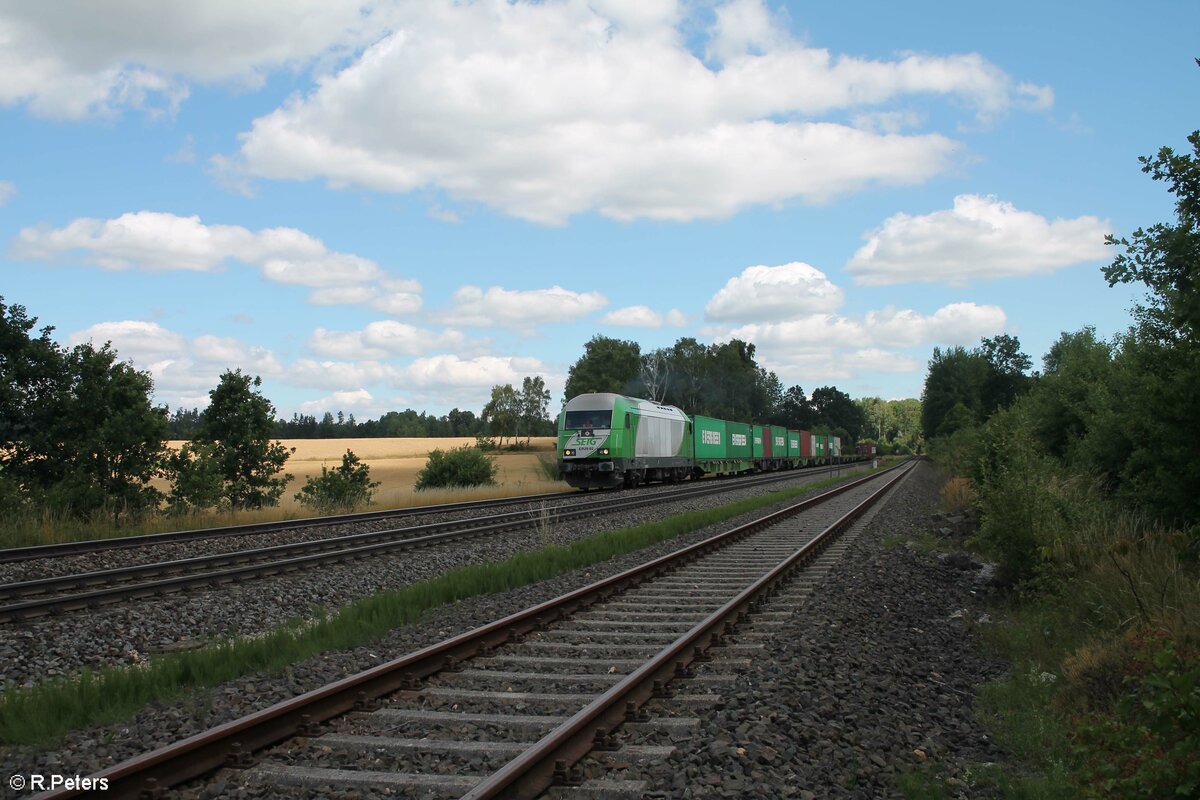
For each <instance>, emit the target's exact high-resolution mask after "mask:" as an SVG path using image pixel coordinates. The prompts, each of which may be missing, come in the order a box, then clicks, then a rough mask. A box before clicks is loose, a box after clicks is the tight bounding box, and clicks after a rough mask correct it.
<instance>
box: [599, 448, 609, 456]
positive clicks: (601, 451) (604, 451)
mask: <svg viewBox="0 0 1200 800" xmlns="http://www.w3.org/2000/svg"><path fill="white" fill-rule="evenodd" d="M600 455H602V456H606V455H608V448H607V447H601V448H600Z"/></svg>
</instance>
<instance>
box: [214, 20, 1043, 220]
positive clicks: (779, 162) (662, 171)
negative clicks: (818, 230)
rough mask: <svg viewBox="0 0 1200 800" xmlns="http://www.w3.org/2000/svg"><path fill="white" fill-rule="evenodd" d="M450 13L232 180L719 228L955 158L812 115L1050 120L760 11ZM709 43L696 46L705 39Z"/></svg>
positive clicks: (1009, 92) (413, 35)
mask: <svg viewBox="0 0 1200 800" xmlns="http://www.w3.org/2000/svg"><path fill="white" fill-rule="evenodd" d="M706 13H707V10H706V9H701V8H692V7H689V6H688V5H686V4H682V3H677V2H663V1H661V0H660V2H654V3H634V2H628V1H624V2H617V1H616V0H610V1H608V2H593V3H582V2H566V1H564V0H552V1H551V2H537V3H535V2H524V1H522V0H518V1H517V2H473V3H455V2H449V0H435V2H429V3H412V4H404V5H400V6H397V7H395V8H394V9H391V13H389V15H388V21H389V26H388V32H387V34H386V35H384V36H383V37H382V38H380V39H379V40H378V41H376V42H375V43H373V44H371V45H370V46H369V47H366V48H365V49H364V50H363V51H362V53H361V55H360V56H359V57H358V58H356V59H355V60H354V61H353V62H352V63H350V64H349V65H348V66H346V67H344V68H343V69H341V70H340V71H338V72H336V73H335V74H331V75H328V76H326V77H324V78H322V80H320V81H319V83H318V85H317V86H316V88H315V89H313V90H312V91H310V92H309V93H308V94H306V95H303V96H298V97H295V98H293V99H292V100H290V101H289V102H288V103H287V104H285V105H284V106H282V107H280V108H278V109H276V110H275V111H273V112H271V113H269V114H267V115H265V116H262V117H260V118H258V119H256V120H255V121H254V123H253V125H252V126H251V128H250V130H249V131H247V132H246V133H245V134H244V135H243V137H242V143H241V148H240V151H239V153H238V154H237V156H236V157H234V158H228V157H226V158H222V159H221V160H220V162H219V164H218V167H219V168H220V169H223V170H233V171H240V172H242V173H244V174H247V175H251V176H258V177H264V178H270V179H299V180H305V179H314V178H319V179H325V180H327V181H328V182H329V183H330V184H331V185H333V186H347V185H355V186H361V187H365V188H368V189H373V190H380V191H389V192H408V191H412V190H415V189H422V188H428V187H435V188H438V189H440V190H442V191H444V192H445V193H447V194H448V195H449V196H450V197H452V198H454V199H457V200H467V201H476V202H481V203H485V204H487V205H490V206H492V207H495V208H498V209H500V210H501V211H503V212H505V213H507V214H510V215H513V216H517V217H521V218H524V219H528V220H531V221H535V222H539V223H545V224H562V223H564V222H565V221H566V220H567V219H568V218H569V217H570V216H572V215H574V214H579V213H583V212H588V211H595V212H598V213H600V214H603V215H605V216H608V217H612V218H614V219H619V220H630V219H635V218H643V217H646V218H653V219H664V220H690V219H695V218H713V217H723V216H727V215H729V214H732V213H734V212H736V211H738V210H739V209H741V208H743V207H745V206H747V205H752V204H777V203H783V202H786V201H789V200H792V199H801V200H805V201H812V202H822V201H825V200H827V199H828V198H831V197H834V196H836V195H839V194H843V193H846V192H851V191H855V190H857V189H860V188H862V187H863V186H866V185H869V184H872V183H887V184H900V185H904V184H913V183H917V182H920V181H923V180H925V179H926V178H928V177H930V176H931V175H934V174H937V173H939V172H941V171H942V170H944V169H946V168H947V167H948V166H949V165H951V164H952V163H954V161H955V159H956V158H957V154H956V148H957V145H956V143H955V142H954V141H952V140H951V139H950V138H948V137H946V136H944V135H941V134H938V133H924V134H916V133H914V134H911V135H902V134H900V133H898V132H896V131H894V130H893V131H889V132H879V131H876V130H872V129H858V128H854V127H852V126H849V125H846V124H842V123H839V122H830V121H822V120H820V119H814V118H813V117H817V116H819V115H822V114H828V113H831V112H835V111H841V110H843V109H860V108H864V107H869V106H874V105H879V104H883V103H888V104H896V103H902V102H903V101H904V100H905V98H909V97H912V96H914V95H926V96H928V95H934V96H940V97H945V98H948V99H951V100H953V101H954V103H955V104H956V105H965V106H967V107H969V108H973V109H974V110H975V113H976V114H977V115H979V116H981V117H985V118H986V117H992V116H996V115H998V114H1001V113H1003V112H1004V111H1006V110H1007V109H1009V108H1012V107H1040V106H1042V105H1044V104H1045V103H1047V102H1048V101H1049V98H1050V97H1051V96H1052V95H1051V93H1050V92H1049V90H1048V89H1045V88H1044V87H1037V86H1025V85H1015V84H1014V82H1013V81H1012V79H1011V78H1010V77H1009V76H1008V75H1006V74H1005V73H1004V72H1003V71H1002V70H1000V69H999V68H997V67H996V66H994V65H992V64H990V63H989V62H988V61H987V60H986V59H984V58H982V57H981V56H979V55H977V54H973V53H967V54H957V55H950V56H932V55H907V56H904V57H902V58H900V59H898V60H891V61H882V60H881V61H872V60H865V59H860V58H855V57H851V56H839V55H833V54H830V53H829V52H828V51H826V50H822V49H818V48H811V47H807V46H805V45H804V44H802V43H801V42H799V41H797V40H795V39H794V38H793V37H792V36H791V35H790V33H789V32H788V31H787V29H786V28H785V27H784V26H783V24H782V22H781V21H780V20H779V19H776V18H774V17H772V16H771V14H770V13H768V12H767V10H766V6H765V4H764V3H763V2H762V0H737V2H732V3H724V4H721V5H720V6H719V7H718V9H717V14H716V21H715V23H714V24H713V25H712V27H711V28H710V29H709V30H708V31H707V32H703V30H702V29H700V30H701V32H702V37H701V38H702V39H705V41H704V42H701V43H700V46H701V47H704V48H705V50H706V53H707V57H708V58H709V59H712V60H713V61H715V62H719V63H717V64H711V65H710V64H708V63H706V62H705V61H704V60H703V59H702V58H701V57H700V56H698V55H697V54H696V53H694V52H693V51H692V50H690V49H689V36H690V35H691V34H692V33H695V32H696V31H697V30H698V26H697V22H698V21H699V20H701V19H703V15H704V14H706ZM693 44H695V43H693Z"/></svg>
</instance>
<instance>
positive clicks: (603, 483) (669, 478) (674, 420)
mask: <svg viewBox="0 0 1200 800" xmlns="http://www.w3.org/2000/svg"><path fill="white" fill-rule="evenodd" d="M860 458H862V456H860V455H858V454H849V455H843V454H842V441H841V439H840V438H839V437H837V436H827V435H823V434H815V433H810V432H808V431H801V430H792V429H788V428H785V427H780V426H773V425H754V424H752V423H748V422H730V421H727V420H723V419H713V418H712V417H704V416H699V415H696V416H690V417H689V416H688V415H687V414H685V413H684V412H683V411H681V410H679V409H678V408H676V407H675V406H669V405H664V404H663V403H656V402H654V401H653V400H639V399H637V398H633V397H625V396H623V395H619V394H611V393H592V394H581V395H578V396H577V397H573V398H571V399H570V400H568V401H567V403H566V405H565V406H563V410H562V413H561V414H559V417H558V474H559V476H560V477H561V478H562V479H563V480H565V481H566V482H567V483H568V484H569V485H571V486H574V487H575V488H577V489H583V490H585V491H586V490H588V489H603V488H615V487H618V486H623V487H626V488H632V487H634V486H637V485H638V484H640V483H647V482H651V481H661V482H664V483H676V482H678V481H681V480H683V479H685V478H699V477H703V476H705V475H719V474H735V473H741V472H770V471H774V470H781V469H794V468H796V467H801V466H807V465H813V464H836V463H841V462H842V461H854V460H858V459H860Z"/></svg>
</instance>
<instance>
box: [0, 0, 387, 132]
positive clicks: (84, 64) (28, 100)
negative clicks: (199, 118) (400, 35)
mask: <svg viewBox="0 0 1200 800" xmlns="http://www.w3.org/2000/svg"><path fill="white" fill-rule="evenodd" d="M364 5H366V4H365V3H363V2H361V0H255V2H252V3H246V2H235V0H206V2H203V3H145V2H140V0H108V2H104V3H93V2H89V0H60V1H59V2H54V3H36V2H34V3H6V4H4V5H3V7H0V106H4V105H14V104H23V105H25V106H26V107H27V108H28V109H29V110H30V111H31V112H32V113H34V114H36V115H38V116H43V117H50V118H56V119H79V118H82V117H88V116H106V115H113V114H117V113H120V112H121V111H122V110H124V109H128V108H133V109H147V110H151V111H167V112H170V111H173V110H174V109H175V108H176V107H177V106H178V105H179V103H180V102H182V101H183V100H184V99H185V98H186V97H187V95H188V93H189V85H190V83H192V82H200V83H215V82H224V83H234V84H239V85H242V86H250V87H253V86H257V85H260V84H261V83H262V81H263V80H264V78H265V76H266V74H267V73H268V72H269V71H271V70H273V69H278V68H281V67H282V68H295V67H300V66H304V65H308V64H312V63H314V62H315V61H319V60H321V59H324V58H328V57H331V56H336V55H337V54H338V53H339V52H342V53H345V52H348V49H349V48H353V47H357V46H360V45H361V44H362V43H364V42H365V41H367V40H368V37H370V36H372V35H377V28H376V26H377V24H379V23H378V22H377V21H375V20H373V18H372V16H371V15H370V14H364V13H362V8H363V6H364Z"/></svg>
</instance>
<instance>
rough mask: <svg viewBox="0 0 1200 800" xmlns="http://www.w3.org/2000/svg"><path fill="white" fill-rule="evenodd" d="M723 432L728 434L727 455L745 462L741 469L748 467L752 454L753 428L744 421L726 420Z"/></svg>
mask: <svg viewBox="0 0 1200 800" xmlns="http://www.w3.org/2000/svg"><path fill="white" fill-rule="evenodd" d="M725 432H726V433H728V434H729V457H730V458H732V459H735V460H737V461H743V462H746V465H745V466H744V467H743V469H749V467H750V464H749V462H750V459H751V458H752V457H753V456H754V446H753V445H752V444H751V441H752V437H753V435H754V431H753V428H752V427H751V426H750V425H749V424H747V423H745V422H726V423H725Z"/></svg>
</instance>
